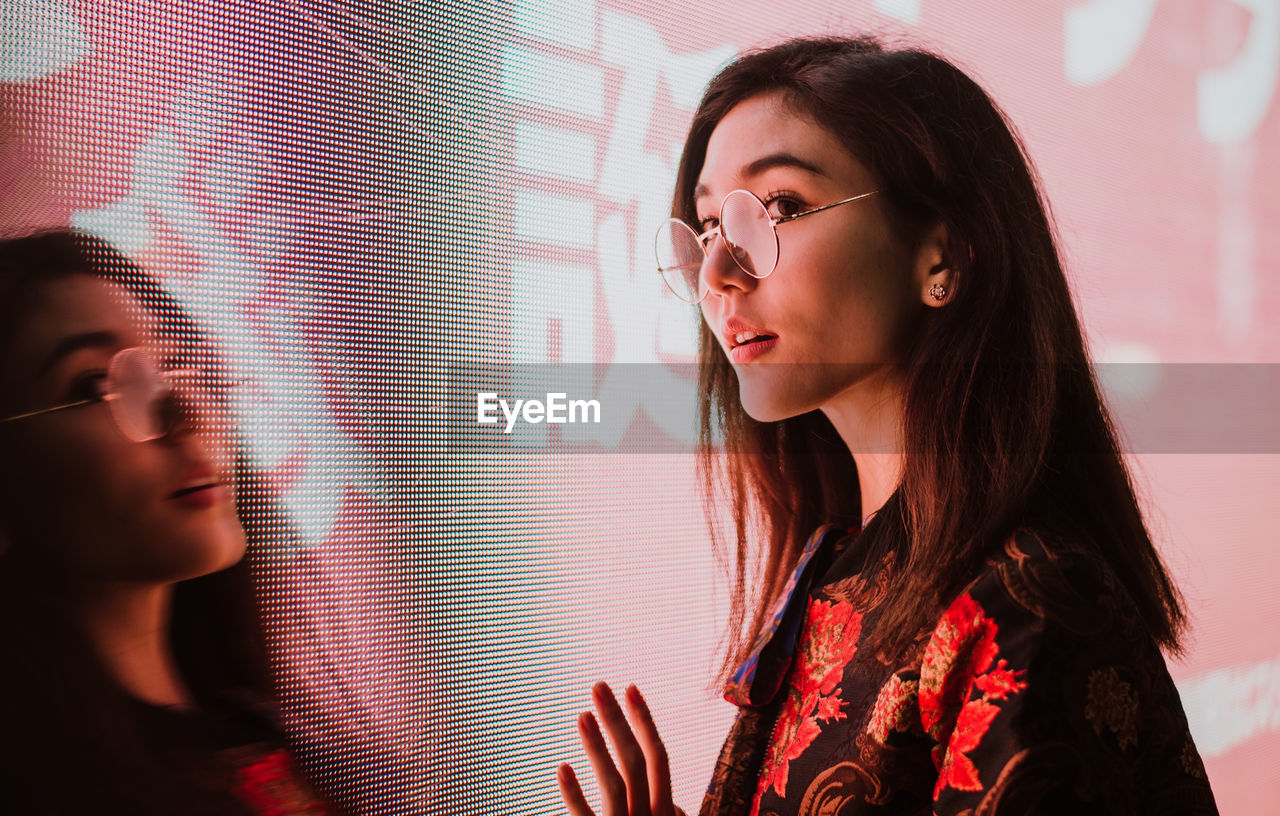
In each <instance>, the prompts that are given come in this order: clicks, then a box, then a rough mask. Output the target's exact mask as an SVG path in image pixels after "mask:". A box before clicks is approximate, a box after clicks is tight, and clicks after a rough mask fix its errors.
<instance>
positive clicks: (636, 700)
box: [627, 684, 649, 711]
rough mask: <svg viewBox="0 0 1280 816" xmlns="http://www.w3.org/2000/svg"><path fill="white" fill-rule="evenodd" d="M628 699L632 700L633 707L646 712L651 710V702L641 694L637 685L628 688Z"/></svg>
mask: <svg viewBox="0 0 1280 816" xmlns="http://www.w3.org/2000/svg"><path fill="white" fill-rule="evenodd" d="M627 697H628V698H629V699H630V700H631V702H632V704H633V705H636V706H638V707H640V708H642V709H644V710H645V711H648V710H649V702H648V701H647V700H645V698H644V695H643V694H641V693H640V689H639V688H638V687H637V686H636V685H635V684H632V685H630V686H627Z"/></svg>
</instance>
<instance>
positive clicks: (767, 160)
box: [743, 152, 828, 178]
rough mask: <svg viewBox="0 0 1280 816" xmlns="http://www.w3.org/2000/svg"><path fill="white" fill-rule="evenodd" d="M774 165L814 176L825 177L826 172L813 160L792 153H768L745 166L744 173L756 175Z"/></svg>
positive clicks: (770, 168)
mask: <svg viewBox="0 0 1280 816" xmlns="http://www.w3.org/2000/svg"><path fill="white" fill-rule="evenodd" d="M775 167H795V168H797V169H799V170H804V171H806V172H809V173H812V174H814V175H815V176H823V177H824V178H827V177H828V176H827V172H826V171H825V170H823V169H822V168H821V167H819V166H818V165H816V164H814V163H813V162H810V161H806V160H804V159H802V158H800V157H799V156H797V155H795V154H794V153H785V152H784V153H770V154H769V155H767V156H761V157H760V158H758V159H756V160H755V161H753V162H751V163H750V164H748V165H747V166H746V168H745V169H744V171H743V173H744V175H746V176H748V177H750V176H758V175H760V174H761V173H763V172H765V171H766V170H772V169H773V168H775Z"/></svg>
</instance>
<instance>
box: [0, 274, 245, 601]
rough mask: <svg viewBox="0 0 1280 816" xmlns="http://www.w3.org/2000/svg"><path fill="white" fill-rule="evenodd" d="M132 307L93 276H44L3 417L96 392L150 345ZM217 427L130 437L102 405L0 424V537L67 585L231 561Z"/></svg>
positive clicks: (153, 579)
mask: <svg viewBox="0 0 1280 816" xmlns="http://www.w3.org/2000/svg"><path fill="white" fill-rule="evenodd" d="M131 313H132V314H141V313H142V311H141V309H140V308H139V307H138V306H137V304H136V302H133V301H131V299H130V298H129V296H128V295H127V294H125V293H124V292H122V291H120V290H119V289H118V288H116V287H114V286H113V285H111V284H109V283H107V282H104V281H102V280H100V279H98V278H95V277H90V276H88V275H71V276H69V277H67V278H64V279H62V280H59V281H56V282H54V283H51V284H49V285H48V287H47V288H46V289H45V291H44V293H43V294H42V296H41V297H39V298H38V300H37V306H36V308H35V309H34V310H33V312H32V313H31V314H30V315H29V316H28V319H27V320H26V321H24V324H23V325H22V326H21V327H20V328H19V329H18V336H17V338H16V341H15V342H14V343H13V344H12V350H13V353H12V354H11V355H9V357H8V359H6V360H4V361H3V362H2V363H0V416H5V417H8V416H13V415H15V414H20V413H25V412H27V411H34V410H39V409H42V408H47V407H52V406H55V405H62V404H66V403H70V402H75V401H78V400H82V399H90V398H93V397H95V396H98V395H100V394H102V393H103V391H104V382H103V381H104V377H105V374H106V371H107V366H108V364H109V362H110V360H111V358H112V355H114V354H115V352H117V351H119V350H120V349H122V348H125V347H130V346H139V345H144V344H145V343H146V338H145V337H144V336H143V333H142V331H141V330H140V328H139V326H138V325H137V324H136V323H135V322H134V320H133V319H131V318H130V314H131ZM157 357H158V358H160V359H161V360H162V361H163V356H162V355H160V354H158V353H157ZM218 430H223V431H225V429H212V428H201V427H196V426H193V424H192V423H191V422H188V421H183V422H180V423H179V424H178V427H177V428H176V429H175V430H174V431H173V432H172V433H169V434H168V435H167V436H162V437H160V438H159V439H153V440H150V441H146V442H134V441H131V440H130V439H129V438H127V437H126V436H125V435H124V433H123V432H122V431H121V429H120V427H119V426H118V425H117V424H116V422H115V420H114V418H113V414H112V410H111V407H110V406H109V405H108V404H107V403H105V402H92V403H90V404H87V405H83V406H78V407H73V408H68V409H66V410H61V411H56V412H53V413H48V414H43V415H40V416H33V417H29V418H25V419H21V420H18V421H15V422H6V423H0V461H2V462H3V467H4V474H3V476H2V477H0V479H2V483H3V485H4V495H3V496H0V507H2V508H3V513H4V516H3V528H2V529H0V533H2V534H3V535H4V536H5V537H6V538H7V539H8V540H7V542H6V543H7V545H8V546H9V547H12V548H19V547H25V548H38V550H39V552H37V553H35V557H37V558H38V559H39V560H40V562H42V563H45V564H48V565H50V566H51V567H53V568H54V569H55V570H56V571H57V574H58V575H60V576H65V577H66V578H67V579H68V580H70V581H73V582H77V581H78V582H94V581H111V582H114V581H126V582H150V583H168V582H173V581H180V580H184V579H187V578H193V577H196V576H199V575H204V574H207V573H210V572H214V571H217V570H221V569H225V568H226V567H229V566H231V565H232V564H234V563H235V562H236V561H238V560H239V559H240V558H241V557H242V555H243V554H244V547H245V539H244V533H243V531H242V530H241V528H240V524H239V521H238V519H237V516H236V513H235V507H234V503H233V496H232V492H231V489H230V487H229V486H228V484H227V482H226V478H225V474H222V473H219V472H217V469H216V468H215V465H214V462H215V461H226V458H227V457H226V456H225V455H218V454H219V453H221V452H219V451H216V450H214V449H213V448H212V445H213V442H212V441H211V440H213V439H220V440H221V442H220V444H222V445H226V444H228V442H227V435H226V434H225V433H218Z"/></svg>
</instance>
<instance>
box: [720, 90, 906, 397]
mask: <svg viewBox="0 0 1280 816" xmlns="http://www.w3.org/2000/svg"><path fill="white" fill-rule="evenodd" d="M877 186H878V185H877V182H876V180H875V179H874V178H873V177H872V175H871V173H870V171H868V170H867V168H866V167H864V166H863V165H862V164H861V163H860V162H859V161H858V160H857V159H855V158H854V157H853V156H852V155H851V154H850V153H849V152H848V151H846V150H845V149H844V147H843V146H842V145H841V144H840V143H839V142H838V141H837V140H836V138H835V137H834V136H832V135H831V134H830V133H829V132H828V131H827V130H826V129H824V128H823V127H822V126H820V125H819V124H817V123H816V122H814V121H813V120H812V119H810V118H809V117H808V116H806V115H804V114H801V113H798V112H796V111H795V110H793V109H792V108H791V107H790V106H788V105H787V104H786V103H785V102H784V101H782V99H781V97H780V96H778V95H776V94H767V95H762V96H757V97H753V98H751V99H748V100H746V101H744V102H742V103H740V104H739V105H738V106H737V107H735V108H733V109H732V110H730V112H729V113H728V114H727V115H726V116H725V117H724V118H723V119H722V120H721V121H720V124H719V125H718V126H717V127H716V129H715V130H714V131H713V132H712V134H711V138H710V140H709V142H708V144H707V155H706V162H705V164H704V165H703V167H702V173H701V175H700V176H699V178H698V185H697V187H696V189H695V197H696V201H697V208H698V218H699V220H700V222H701V229H700V230H699V231H700V232H701V231H705V230H707V229H710V228H711V227H713V226H715V225H716V223H717V219H718V217H719V213H720V206H721V202H722V201H723V199H724V197H725V195H726V194H727V193H729V192H730V191H731V190H736V189H745V190H749V191H751V192H753V193H755V194H756V195H757V196H758V197H759V198H760V199H761V200H762V201H763V202H764V203H765V205H766V208H767V209H768V211H769V215H770V216H771V217H773V218H777V217H779V216H784V215H791V214H794V213H797V212H801V211H804V210H808V209H812V208H814V207H820V206H824V205H827V204H831V203H834V202H837V201H841V200H843V199H846V198H850V197H852V196H855V195H859V194H861V193H866V192H870V191H872V190H875V189H877ZM883 207H884V202H883V198H882V197H881V196H871V197H869V198H866V199H862V200H860V201H855V202H852V203H849V204H844V205H841V206H838V207H834V208H832V209H830V210H826V211H823V212H820V213H815V214H813V215H808V216H805V217H803V218H800V219H797V220H795V221H791V222H787V223H784V224H780V225H778V226H777V234H778V245H779V252H778V261H777V266H776V267H775V269H774V271H773V273H772V274H770V275H769V276H767V277H764V278H755V277H752V276H750V275H748V274H746V273H745V272H743V271H742V269H740V268H739V267H738V265H737V264H736V263H735V262H734V261H733V259H732V258H731V257H730V255H729V252H728V251H727V249H726V248H725V245H724V243H723V241H721V240H720V239H718V238H717V239H714V240H713V241H712V243H711V245H710V246H709V247H708V250H709V255H708V257H707V260H706V262H705V263H704V265H703V272H702V274H703V276H704V280H705V282H706V285H707V286H708V288H709V294H708V295H707V297H706V299H705V300H703V301H702V315H703V318H704V319H705V320H706V322H707V325H708V326H709V327H710V329H711V330H712V332H714V334H715V336H716V337H717V338H718V339H719V342H720V345H721V348H723V349H724V351H725V354H726V355H727V356H728V358H729V360H730V361H731V363H732V364H733V367H734V370H735V371H736V373H737V376H738V382H739V387H740V392H741V397H742V405H743V408H744V409H745V410H746V412H747V413H748V414H749V415H750V416H751V417H752V418H754V419H756V420H760V421H777V420H781V419H785V418H788V417H792V416H797V415H799V414H803V413H806V412H808V411H812V410H815V409H822V408H824V407H828V406H830V405H831V404H832V403H833V401H835V400H838V399H841V398H842V396H843V395H847V394H849V393H850V392H851V390H856V389H859V388H861V389H863V390H864V391H868V390H871V389H874V388H884V387H886V382H887V380H888V378H890V377H891V376H892V373H893V371H894V366H895V364H896V363H898V362H900V361H901V358H902V355H903V352H904V349H905V348H906V344H907V341H908V340H909V338H910V337H911V336H912V334H913V332H914V331H916V329H917V321H918V320H919V319H920V317H921V315H922V314H923V312H924V305H923V303H922V297H921V291H922V287H927V283H926V282H925V280H924V275H925V274H927V270H928V264H927V263H924V264H923V266H922V259H921V258H920V257H919V253H918V251H917V250H916V249H915V248H914V247H912V246H910V245H908V244H907V243H906V242H905V241H904V240H902V239H901V238H900V237H898V236H897V235H896V233H895V232H894V230H892V229H891V228H890V223H889V220H888V218H887V217H886V215H885V211H884V209H883Z"/></svg>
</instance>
